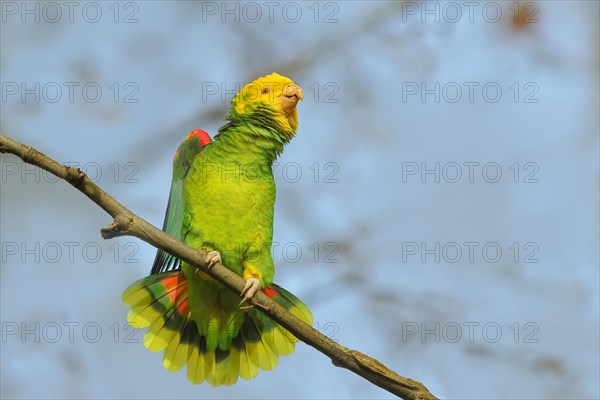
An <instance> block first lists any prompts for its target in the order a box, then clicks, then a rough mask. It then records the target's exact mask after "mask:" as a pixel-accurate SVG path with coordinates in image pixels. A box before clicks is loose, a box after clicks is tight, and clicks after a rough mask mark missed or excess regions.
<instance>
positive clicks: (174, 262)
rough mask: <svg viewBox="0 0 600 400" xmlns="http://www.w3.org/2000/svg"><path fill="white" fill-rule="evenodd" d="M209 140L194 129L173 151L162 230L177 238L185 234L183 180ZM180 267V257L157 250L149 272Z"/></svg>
mask: <svg viewBox="0 0 600 400" xmlns="http://www.w3.org/2000/svg"><path fill="white" fill-rule="evenodd" d="M210 142H211V139H210V136H209V135H208V133H206V132H204V131H202V130H199V129H196V130H193V131H191V132H190V134H189V135H188V137H187V138H186V139H185V140H184V141H183V142H182V143H181V145H179V148H178V149H177V153H175V159H174V160H173V180H172V182H171V192H170V194H169V203H168V205H167V211H166V213H165V222H164V224H163V231H165V232H166V233H168V234H169V235H171V236H173V237H174V238H175V239H177V240H183V239H185V235H186V232H184V231H183V221H184V218H185V215H186V211H185V205H184V199H183V182H184V180H185V177H186V176H187V174H188V172H189V170H190V166H191V165H192V162H193V161H194V159H195V158H196V157H198V156H199V155H200V153H202V149H204V147H205V146H206V145H207V144H209V143H210ZM180 268H181V260H180V259H178V258H177V257H175V256H172V255H171V254H169V253H166V252H164V251H162V250H158V251H157V253H156V258H155V259H154V264H152V270H151V271H150V274H160V273H162V272H167V271H173V270H177V269H180Z"/></svg>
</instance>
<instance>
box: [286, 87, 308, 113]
mask: <svg viewBox="0 0 600 400" xmlns="http://www.w3.org/2000/svg"><path fill="white" fill-rule="evenodd" d="M303 98H304V92H303V91H302V88H301V87H300V86H298V85H295V84H293V83H290V84H288V85H285V87H284V88H283V92H282V93H281V108H282V109H283V111H285V113H286V114H288V115H290V114H291V113H292V112H293V111H294V109H295V108H296V104H298V101H300V100H302V99H303Z"/></svg>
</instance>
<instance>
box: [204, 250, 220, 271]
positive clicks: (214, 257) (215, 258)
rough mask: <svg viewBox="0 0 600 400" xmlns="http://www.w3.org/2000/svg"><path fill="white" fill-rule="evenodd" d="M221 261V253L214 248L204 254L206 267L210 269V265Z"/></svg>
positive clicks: (212, 265)
mask: <svg viewBox="0 0 600 400" xmlns="http://www.w3.org/2000/svg"><path fill="white" fill-rule="evenodd" d="M222 262H223V261H221V253H219V252H218V251H216V250H213V251H209V252H208V253H207V254H206V267H207V268H208V269H211V268H212V267H214V266H215V265H217V264H221V263H222Z"/></svg>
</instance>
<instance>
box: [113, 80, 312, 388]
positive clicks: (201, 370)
mask: <svg viewBox="0 0 600 400" xmlns="http://www.w3.org/2000/svg"><path fill="white" fill-rule="evenodd" d="M302 98H303V92H302V88H301V87H300V86H298V85H296V84H294V82H293V81H292V80H291V79H289V78H286V77H284V76H281V75H279V74H276V73H273V74H271V75H267V76H264V77H261V78H258V79H256V80H255V81H253V82H251V83H248V84H246V85H245V86H244V87H243V88H242V90H241V91H240V92H239V93H238V94H237V95H236V96H235V97H234V98H233V100H232V102H231V109H230V111H229V115H228V116H227V117H226V120H227V121H228V122H227V123H226V124H225V125H223V126H222V127H221V128H219V132H218V134H217V135H216V136H215V137H214V140H211V138H210V136H209V135H208V134H207V133H206V132H204V131H202V130H193V131H192V132H191V133H190V134H189V135H188V136H187V138H186V139H185V140H184V141H183V143H182V144H181V145H180V146H179V148H178V150H177V153H176V154H175V158H174V160H173V178H172V183H171V193H170V196H169V202H168V206H167V211H166V215H165V222H164V226H163V230H164V231H165V232H167V233H168V234H169V235H171V236H173V237H174V238H176V239H178V240H181V241H183V242H185V243H186V244H188V245H190V246H192V247H194V248H197V249H203V250H205V251H207V252H208V257H209V261H210V263H209V264H210V265H213V264H214V263H217V262H222V263H223V264H224V265H226V266H227V267H228V268H230V269H231V270H232V271H234V272H235V273H236V274H238V275H240V276H242V277H243V278H244V280H245V281H246V285H245V288H244V290H243V292H242V293H241V296H242V297H243V299H242V301H241V303H240V301H239V300H240V299H239V297H238V296H236V295H235V294H234V293H232V292H231V291H229V290H228V289H226V288H225V287H224V286H222V285H221V284H220V283H218V282H217V281H215V280H213V279H212V278H211V277H210V276H208V275H207V274H205V273H204V272H202V271H200V270H198V269H196V268H194V267H193V266H191V265H189V264H187V263H186V262H182V261H181V260H179V259H177V258H176V257H174V256H172V255H170V254H168V253H165V252H163V251H161V250H159V251H158V252H157V255H156V259H155V261H154V264H153V266H152V270H151V275H149V276H147V277H146V278H143V279H140V280H138V281H136V282H135V283H133V284H132V285H130V286H129V287H128V288H127V289H125V292H124V293H123V296H122V299H123V302H124V303H125V304H126V305H128V306H130V307H131V309H130V311H129V314H128V316H127V320H128V322H129V324H130V325H132V326H133V327H135V328H143V327H149V329H148V331H147V332H146V334H145V336H144V346H145V347H146V348H147V349H148V350H150V351H160V350H164V354H163V365H164V367H165V368H166V369H167V370H169V371H178V370H179V369H181V368H182V367H183V366H184V365H185V364H187V377H188V379H189V380H190V381H191V382H192V383H195V384H197V383H202V382H204V381H207V382H208V383H210V384H211V385H213V386H219V385H232V384H234V383H235V382H237V380H238V377H241V378H242V379H252V378H254V377H256V376H257V375H258V370H259V369H263V370H271V369H273V368H274V367H275V366H276V365H277V362H278V356H280V355H281V356H285V355H288V354H290V353H292V352H293V351H294V343H295V342H296V341H297V339H296V338H295V337H294V336H293V335H291V334H290V333H289V332H288V331H287V330H286V329H284V328H283V327H281V326H279V325H278V324H276V323H274V322H273V321H272V320H271V319H270V318H268V317H266V316H265V315H264V314H262V313H261V312H259V311H258V310H256V309H254V308H253V307H252V306H242V304H243V303H244V302H246V301H247V300H249V299H251V298H252V297H253V296H254V295H255V294H256V292H257V291H258V290H262V291H263V292H264V293H265V294H266V295H267V296H269V297H270V298H271V299H273V300H274V301H275V302H277V303H278V304H279V305H281V306H283V307H284V308H286V309H287V310H288V311H290V312H291V313H293V314H294V315H295V316H297V317H298V318H300V319H302V320H303V321H305V322H306V323H308V324H312V321H313V317H312V314H311V312H310V310H309V309H308V307H307V306H306V305H305V304H304V303H302V301H300V300H299V299H298V298H297V297H296V296H294V295H293V294H291V293H290V292H288V291H286V290H285V289H283V288H281V287H279V286H277V285H275V284H274V283H273V273H274V266H273V258H272V253H271V247H272V240H273V213H274V204H275V181H274V179H273V174H272V164H273V161H275V159H276V158H277V157H278V155H279V154H280V153H281V152H282V151H283V147H284V145H285V144H286V143H288V142H289V141H290V140H291V139H292V138H293V137H294V134H295V133H296V129H297V128H298V112H297V110H296V105H297V103H298V101H300V100H302Z"/></svg>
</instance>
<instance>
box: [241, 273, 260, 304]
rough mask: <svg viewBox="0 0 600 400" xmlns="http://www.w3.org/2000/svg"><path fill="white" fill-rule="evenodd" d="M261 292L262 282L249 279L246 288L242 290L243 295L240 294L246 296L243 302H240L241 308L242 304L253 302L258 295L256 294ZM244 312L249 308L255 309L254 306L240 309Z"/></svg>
mask: <svg viewBox="0 0 600 400" xmlns="http://www.w3.org/2000/svg"><path fill="white" fill-rule="evenodd" d="M259 290H260V282H259V280H258V279H256V278H248V280H246V286H244V290H242V293H240V296H244V298H243V299H242V301H240V304H239V305H240V306H241V305H242V304H244V303H245V302H247V301H249V300H251V299H252V298H253V297H254V295H255V294H256V292H258V291H259ZM240 308H241V309H242V310H247V309H249V308H254V306H253V305H249V306H244V307H240Z"/></svg>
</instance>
